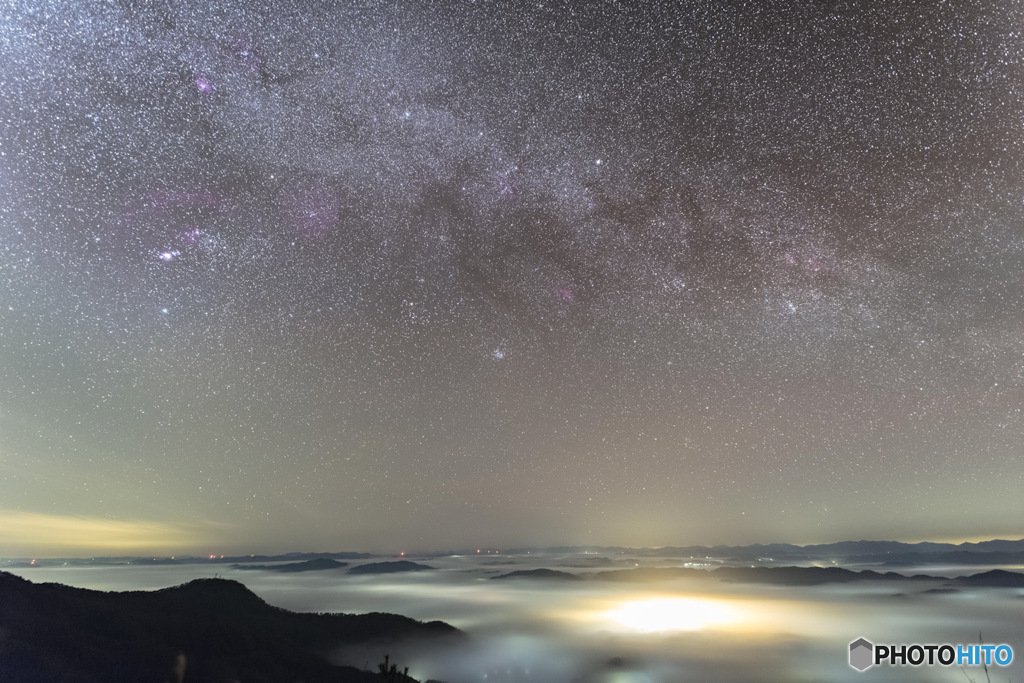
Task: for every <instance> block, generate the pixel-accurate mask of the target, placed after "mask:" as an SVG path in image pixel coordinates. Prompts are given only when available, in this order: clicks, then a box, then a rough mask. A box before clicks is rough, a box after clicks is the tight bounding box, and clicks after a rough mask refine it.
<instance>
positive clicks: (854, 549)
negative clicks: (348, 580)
mask: <svg viewBox="0 0 1024 683" xmlns="http://www.w3.org/2000/svg"><path fill="white" fill-rule="evenodd" d="M476 554H477V551H476V550H475V549H473V550H467V549H462V550H445V551H439V552H432V553H419V554H418V557H437V556H444V555H476ZM541 554H561V555H579V556H583V555H594V554H598V555H601V556H603V557H595V558H593V562H592V564H593V565H598V564H600V563H601V562H604V563H608V562H610V561H611V560H609V558H615V557H616V556H618V557H621V556H623V555H625V556H629V557H670V558H685V559H694V560H700V559H715V560H724V561H742V562H752V561H768V560H771V561H773V562H780V561H782V562H787V561H788V562H797V561H802V560H825V561H833V560H834V561H836V563H837V564H858V563H865V564H866V563H873V564H888V565H897V564H967V565H980V564H992V565H997V564H1024V539H1021V540H1017V541H1009V540H992V541H981V542H978V543H959V544H954V543H930V542H924V543H901V542H899V541H841V542H838V543H822V544H816V545H805V546H799V545H793V544H790V543H769V544H753V545H738V546H728V545H715V546H704V545H690V546H666V547H661V548H630V547H625V546H557V547H536V548H534V547H528V548H514V549H502V550H501V552H500V555H494V556H492V557H494V559H495V560H496V561H497V560H499V559H500V558H502V557H508V556H520V555H541ZM383 557H386V556H382V555H373V554H370V553H358V552H328V553H285V554H283V555H230V556H228V555H225V556H219V555H217V556H212V555H211V556H209V557H197V556H175V557H92V558H45V559H43V558H37V559H34V560H32V559H29V558H18V559H7V560H0V569H3V568H5V567H27V566H30V565H31V566H36V567H48V566H64V565H67V566H89V565H124V564H132V565H147V564H151V565H152V564H157V565H163V564H236V565H251V564H253V563H268V562H292V563H300V562H310V561H322V560H328V559H329V560H366V559H371V558H383ZM390 557H394V556H393V555H392V556H390ZM587 559H589V558H587ZM575 561H576V562H579V561H581V558H576V559H575ZM588 566H590V565H588ZM237 568H242V567H241V566H239V567H237ZM353 569H355V568H353Z"/></svg>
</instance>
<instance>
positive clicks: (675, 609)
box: [605, 598, 739, 633]
mask: <svg viewBox="0 0 1024 683" xmlns="http://www.w3.org/2000/svg"><path fill="white" fill-rule="evenodd" d="M605 617H607V618H608V619H609V620H611V621H612V622H614V623H615V624H617V625H619V626H621V627H624V628H626V629H629V630H631V631H639V632H642V633H652V632H655V631H696V630H697V629H701V628H706V627H708V626H721V625H725V624H731V623H734V622H736V621H738V620H739V615H738V614H737V612H736V609H735V608H733V607H730V606H729V605H726V604H723V603H721V602H718V601H715V600H703V599H699V598H652V599H648V600H634V601H631V602H624V603H621V604H620V605H619V607H618V608H616V609H613V610H610V611H608V612H606V613H605Z"/></svg>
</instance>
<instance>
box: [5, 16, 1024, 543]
mask: <svg viewBox="0 0 1024 683" xmlns="http://www.w3.org/2000/svg"><path fill="white" fill-rule="evenodd" d="M634 5H635V6H634ZM2 11H3V18H2V24H0V40H2V43H0V58H2V61H0V85H2V93H3V98H2V101H0V115H2V119H3V131H2V133H0V155H2V156H0V183H2V185H3V187H4V188H5V189H4V192H3V193H2V195H3V196H2V197H0V240H2V241H0V296H2V301H0V304H2V305H0V430H2V431H0V434H2V441H0V518H5V519H7V520H8V523H9V524H10V525H14V526H17V525H16V524H15V522H17V523H18V524H20V525H21V527H19V528H23V529H26V530H28V529H37V530H38V529H42V530H45V529H47V528H50V527H52V526H59V525H60V522H61V520H62V519H67V518H68V517H69V516H74V517H76V518H78V519H80V520H81V519H84V520H87V521H88V520H91V521H92V522H95V523H96V524H97V525H98V526H102V523H104V522H110V523H116V524H126V525H131V524H137V525H152V528H153V529H154V531H153V533H152V534H151V536H152V542H151V543H150V545H148V546H147V545H145V544H141V546H144V547H147V548H149V547H152V548H153V549H154V550H155V549H158V548H163V547H165V546H166V547H169V546H170V545H174V547H176V548H181V549H182V550H199V551H203V552H206V551H210V552H215V551H217V550H218V549H224V550H225V551H227V550H231V551H234V550H246V551H248V550H250V549H251V550H252V551H253V552H255V551H272V550H307V549H338V548H342V547H344V548H356V547H359V548H368V549H382V550H383V549H405V548H414V547H416V548H427V547H469V546H479V545H492V546H500V545H508V544H526V543H531V544H543V543H617V544H628V545H638V544H669V543H718V542H725V543H735V542H749V541H765V542H769V541H790V542H817V541H828V540H837V539H840V538H847V537H858V538H860V537H872V538H891V539H920V538H936V539H938V538H943V539H944V538H954V537H963V536H977V535H999V534H1013V533H1016V534H1017V535H1018V536H1019V535H1020V532H1021V529H1020V527H1019V520H1020V519H1021V515H1022V513H1024V507H1022V505H1024V504H1022V503H1021V502H1020V500H1021V498H1020V496H1019V491H1020V489H1021V485H1022V484H1024V481H1022V480H1024V457H1022V456H1024V416H1022V414H1021V406H1022V405H1024V391H1022V389H1024V316H1022V313H1024V270H1022V266H1024V173H1022V171H1024V169H1022V159H1024V35H1022V28H1021V27H1022V26H1024V10H1022V8H1021V7H1020V6H1019V5H1017V4H1016V3H1011V2H971V3H968V2H961V1H956V2H941V3H933V2H921V3H913V2H900V3H873V2H861V3H855V2H841V3H817V2H811V1H809V0H798V1H797V2H792V3H774V4H759V3H751V4H746V5H741V4H740V3H721V4H717V3H706V2H668V3H658V4H657V6H654V4H652V3H617V2H605V1H603V0H599V1H597V2H586V3H564V2H555V3H549V2H542V3H529V4H527V3H505V2H451V3H431V2H419V3H417V2H410V3H383V2H381V3H375V2H368V3H317V2H296V3H272V4H271V5H270V6H268V7H266V8H256V7H254V6H252V5H250V4H248V3H237V4H231V3H227V2H220V1H219V0H218V1H216V2H211V3H209V4H202V3H190V2H182V3H179V2H174V3H166V4H161V3H154V4H149V3H134V2H122V3H106V4H99V3H96V4H93V3H86V2H60V3H57V2H55V3H52V4H45V3H32V2H17V1H15V2H12V3H8V4H7V5H6V6H5V7H4V8H3V10H2ZM5 516H6V517H5ZM26 520H30V521H31V522H32V523H31V524H30V523H29V522H27V521H26ZM33 525H34V526H33ZM48 525H50V526H48ZM9 528H14V527H13V526H11V527H9ZM25 533H26V534H27V533H28V531H26V532H25ZM32 533H34V534H36V533H44V531H33V532H32ZM160 534H164V535H165V536H166V538H165V537H162V536H160ZM175 534H177V535H175ZM182 534H183V535H182ZM101 536H102V535H97V536H96V537H87V538H86V539H85V541H88V542H89V543H93V544H94V545H98V546H102V545H103V544H104V543H107V542H108V541H105V540H104V538H102V537H101ZM172 537H173V539H174V541H173V544H172V543H171V540H170V539H171V538H172ZM181 538H187V539H188V541H187V542H184V546H187V547H183V546H182V544H183V542H182V541H181ZM85 541H83V546H84V545H86V543H85ZM0 543H6V544H7V545H8V547H9V548H17V549H19V550H23V551H24V552H26V553H27V552H28V551H29V550H31V549H33V548H35V547H36V546H34V545H33V543H37V544H38V547H39V548H40V549H42V550H45V549H47V548H49V547H50V546H47V543H46V539H45V537H41V536H36V537H34V538H31V539H29V538H27V536H26V538H22V537H20V536H17V537H16V536H15V535H13V532H9V535H8V537H7V538H6V540H5V538H4V536H3V534H2V532H0ZM51 545H53V544H51ZM141 546H140V547H141ZM57 547H58V546H57V545H53V548H52V549H53V550H54V551H56V549H57ZM60 548H61V549H62V551H68V549H67V548H66V547H64V546H60ZM12 552H13V550H12Z"/></svg>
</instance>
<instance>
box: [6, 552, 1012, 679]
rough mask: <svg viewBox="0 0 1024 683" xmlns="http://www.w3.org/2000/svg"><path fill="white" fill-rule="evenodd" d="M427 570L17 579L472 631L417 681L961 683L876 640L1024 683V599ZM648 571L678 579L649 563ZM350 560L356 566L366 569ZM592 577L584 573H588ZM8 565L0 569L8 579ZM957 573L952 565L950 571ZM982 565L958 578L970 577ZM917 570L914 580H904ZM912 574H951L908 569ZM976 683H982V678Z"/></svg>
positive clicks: (544, 560) (428, 658) (495, 565)
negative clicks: (212, 590) (1002, 660)
mask: <svg viewBox="0 0 1024 683" xmlns="http://www.w3.org/2000/svg"><path fill="white" fill-rule="evenodd" d="M405 559H412V560H415V561H417V562H421V563H423V564H428V565H430V566H431V567H434V568H435V570H433V571H422V572H411V573H401V574H390V575H369V576H356V575H348V574H346V573H345V570H327V571H314V572H304V573H275V572H270V571H265V570H261V571H241V570H238V569H233V568H231V567H230V566H228V565H175V566H118V567H64V568H23V569H16V570H12V571H14V572H15V573H17V574H19V575H21V576H23V577H25V578H28V579H30V580H32V581H35V582H45V581H55V582H60V583H65V584H69V585H73V586H80V587H87V588H95V589H101V590H134V589H154V588H163V587H166V586H171V585H176V584H180V583H184V582H186V581H189V580H191V579H195V578H201V577H210V576H215V575H217V576H220V577H222V578H230V579H234V580H237V581H240V582H242V583H244V584H245V585H247V586H248V587H249V588H250V589H252V590H253V591H254V592H255V593H257V594H258V595H260V596H261V597H262V598H263V599H264V600H266V601H267V602H269V603H271V604H273V605H277V606H279V607H283V608H286V609H289V610H294V611H313V612H355V613H359V612H374V611H377V612H395V613H399V614H404V615H407V616H411V617H414V618H417V619H421V620H434V619H440V620H443V621H446V622H448V623H451V624H453V625H455V626H457V627H459V628H461V629H463V630H465V631H467V632H468V633H469V634H470V638H469V639H468V640H467V642H465V643H463V644H461V645H456V646H452V647H451V648H450V649H447V650H441V649H438V648H437V647H436V646H434V647H431V648H430V649H424V648H417V647H416V646H415V645H410V646H407V647H404V648H393V649H392V651H391V652H390V653H389V654H390V655H391V661H397V662H398V663H399V665H400V667H403V666H408V667H409V674H410V675H411V676H414V677H415V678H417V679H420V680H424V681H425V680H427V679H429V678H435V679H438V680H442V681H447V682H448V683H462V682H464V681H467V682H468V681H488V682H495V681H540V682H543V681H551V682H553V683H566V682H567V681H581V682H584V681H586V682H592V681H593V682H598V681H600V682H606V683H632V682H641V681H643V682H659V683H661V682H663V683H674V682H678V681H715V682H722V681H746V680H758V681H765V680H769V681H771V680H775V681H822V680H829V681H861V682H863V681H867V680H875V681H880V680H887V681H889V680H897V681H919V680H927V681H958V682H960V683H962V682H963V681H966V680H968V679H967V678H966V677H965V672H963V671H961V670H960V668H959V667H958V666H948V667H942V666H935V667H905V668H898V667H892V668H888V667H887V668H886V669H884V670H881V669H877V668H876V669H869V670H868V671H866V672H864V673H859V672H857V671H855V670H853V669H852V668H850V667H849V666H848V664H847V652H848V645H849V643H850V642H851V641H853V640H855V639H857V638H858V637H861V636H863V637H865V638H867V639H868V640H870V641H872V642H874V643H922V644H929V643H936V644H943V643H950V644H954V645H956V644H958V643H964V644H970V643H977V642H978V637H979V633H980V634H981V635H982V636H983V637H984V639H985V642H986V643H993V644H999V643H1006V644H1008V645H1010V646H1012V647H1013V648H1014V650H1015V661H1014V663H1013V664H1012V665H1011V666H1009V667H998V666H992V667H990V676H991V680H992V681H993V683H1006V682H1007V681H1010V680H1017V681H1020V680H1024V664H1022V662H1024V591H1021V590H1019V589H1006V588H998V589H996V588H988V589H969V590H968V589H959V590H957V591H953V592H935V593H928V592H924V591H926V590H928V589H930V588H935V587H937V586H939V585H941V582H937V583H934V584H933V583H923V584H922V583H909V582H893V583H887V582H873V583H867V582H858V583H852V584H845V585H844V584H834V585H823V586H812V587H790V586H772V585H761V584H732V583H725V582H721V581H717V580H673V581H664V582H657V583H645V584H628V583H619V582H608V581H599V580H590V581H573V582H570V581H560V580H537V579H515V580H500V581H492V580H489V579H490V578H491V577H493V576H496V575H498V574H501V573H504V572H508V571H512V570H519V569H530V568H537V567H547V568H552V569H560V570H564V571H569V572H573V573H577V574H588V573H591V572H593V571H596V570H597V569H598V568H600V569H608V568H626V567H631V566H633V561H625V560H622V559H617V560H616V561H615V563H614V565H613V566H611V565H610V566H604V567H598V565H599V564H602V563H601V562H600V561H598V562H596V563H595V562H593V558H592V557H585V556H572V557H565V556H546V557H544V556H538V555H533V556H529V557H524V556H516V557H512V558H505V557H502V556H499V557H495V556H493V555H492V556H487V555H483V556H478V555H474V556H468V557H460V556H453V557H415V558H405ZM637 562H639V563H640V564H641V565H642V566H657V565H661V566H679V565H680V561H679V560H678V559H667V558H666V559H665V560H664V561H662V562H658V561H655V560H652V559H651V558H646V559H644V560H642V561H640V560H638V561H637ZM359 563H360V562H358V561H357V562H353V563H352V564H359ZM587 565H589V566H587ZM0 568H2V567H0ZM944 569H947V570H948V568H944ZM980 571H983V568H978V567H972V568H969V569H965V570H964V571H962V572H959V573H960V574H973V573H977V572H980ZM908 573H909V572H908ZM912 573H934V574H940V573H942V574H943V575H954V574H955V573H956V572H950V571H945V572H940V571H935V572H930V571H929V568H927V567H914V568H913V572H912ZM383 654H384V653H383V652H377V651H366V650H365V649H363V650H361V651H358V652H338V653H336V659H337V661H338V662H339V663H340V662H344V663H349V664H354V665H357V666H365V667H366V668H371V669H375V668H376V664H377V662H379V661H381V659H382V657H383ZM966 674H967V675H968V676H969V677H970V678H971V679H974V680H975V681H984V680H985V673H984V671H982V670H981V668H980V667H968V669H967V671H966Z"/></svg>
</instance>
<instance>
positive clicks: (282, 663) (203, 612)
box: [0, 572, 461, 683]
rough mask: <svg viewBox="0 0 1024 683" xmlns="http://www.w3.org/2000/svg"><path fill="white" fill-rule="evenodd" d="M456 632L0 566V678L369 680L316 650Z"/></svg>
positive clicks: (203, 588)
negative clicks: (66, 581) (85, 583)
mask: <svg viewBox="0 0 1024 683" xmlns="http://www.w3.org/2000/svg"><path fill="white" fill-rule="evenodd" d="M460 636H461V632H460V631H459V630H458V629H456V628H454V627H452V626H450V625H448V624H445V623H443V622H439V621H433V622H429V623H423V622H419V621H415V620H413V619H409V618H407V617H403V616H398V615H394V614H380V613H373V614H363V615H349V614H304V613H295V612H289V611H287V610H283V609H279V608H277V607H273V606H271V605H268V604H267V603H266V602H264V601H263V600H262V599H260V598H259V597H258V596H257V595H256V594H254V593H252V592H251V591H250V590H249V589H248V588H246V587H245V586H243V585H242V584H240V583H238V582H236V581H229V580H226V579H199V580H196V581H191V582H189V583H186V584H183V585H181V586H175V587H173V588H165V589H163V590H157V591H132V592H121V593H114V592H111V593H108V592H102V591H93V590H86V589H82V588H72V587H69V586H64V585H60V584H52V583H47V584H35V583H32V582H30V581H27V580H25V579H22V578H20V577H18V576H15V575H13V574H9V573H7V572H0V681H4V683H48V682H49V681H53V682H55V683H56V682H57V681H68V682H71V681H74V682H75V683H116V682H118V681H126V682H127V681H132V682H134V681H161V682H162V681H173V682H176V683H221V682H224V683H227V682H228V681H247V682H252V683H277V682H282V683H284V682H287V683H294V682H295V681H304V682H305V683H362V682H367V683H369V682H370V681H379V680H380V678H379V677H378V676H377V675H376V674H371V673H369V672H367V671H361V670H359V669H355V668H353V667H347V666H337V665H334V664H331V663H330V662H329V661H328V659H327V658H326V656H325V655H324V653H326V652H328V651H330V650H332V649H334V648H337V647H339V646H352V645H360V644H364V643H365V644H367V645H368V647H369V646H370V644H371V643H372V648H373V649H372V651H368V652H367V659H368V660H369V659H370V658H373V657H376V656H378V651H383V650H382V649H381V648H382V647H386V644H387V643H389V642H390V643H394V642H397V641H400V640H406V639H414V638H415V639H423V638H457V637H460ZM396 680H408V681H411V680H412V679H408V678H401V679H396Z"/></svg>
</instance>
